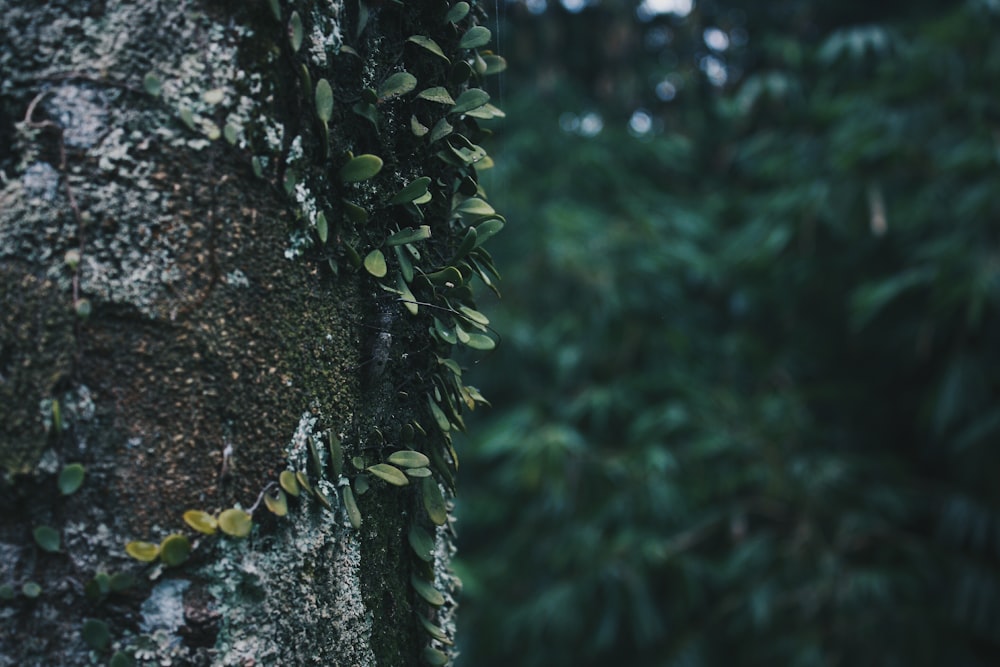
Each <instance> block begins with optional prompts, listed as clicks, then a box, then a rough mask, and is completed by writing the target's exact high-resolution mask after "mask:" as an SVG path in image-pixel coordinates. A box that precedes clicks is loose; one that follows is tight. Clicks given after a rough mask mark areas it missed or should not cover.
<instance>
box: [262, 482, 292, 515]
mask: <svg viewBox="0 0 1000 667" xmlns="http://www.w3.org/2000/svg"><path fill="white" fill-rule="evenodd" d="M264 505H266V506H267V509H269V510H271V512H272V513H273V514H275V515H277V516H285V515H286V514H288V497H287V496H285V492H284V491H282V490H281V489H278V490H277V492H276V493H275V494H274V495H271V494H270V493H265V494H264Z"/></svg>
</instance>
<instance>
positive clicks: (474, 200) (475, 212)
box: [453, 197, 496, 217]
mask: <svg viewBox="0 0 1000 667" xmlns="http://www.w3.org/2000/svg"><path fill="white" fill-rule="evenodd" d="M453 212H454V213H459V214H461V215H468V216H472V217H482V216H485V215H493V214H494V213H496V211H495V210H494V209H493V207H492V206H490V205H489V204H487V203H486V202H485V201H483V200H482V199H480V198H479V197H469V198H468V199H466V200H465V201H463V202H462V203H461V204H459V205H458V206H456V207H455V208H454V209H453Z"/></svg>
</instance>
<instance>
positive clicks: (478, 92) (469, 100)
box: [449, 88, 490, 113]
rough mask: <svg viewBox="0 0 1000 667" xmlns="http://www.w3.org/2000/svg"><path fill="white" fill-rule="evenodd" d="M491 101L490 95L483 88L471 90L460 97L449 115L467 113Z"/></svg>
mask: <svg viewBox="0 0 1000 667" xmlns="http://www.w3.org/2000/svg"><path fill="white" fill-rule="evenodd" d="M489 101H490V94H489V93H487V92H486V91H485V90H483V89H481V88H469V89H468V90H467V91H465V92H464V93H462V94H461V95H459V96H458V99H457V100H455V106H453V107H452V108H451V109H450V110H449V113H465V112H466V111H470V110H471V109H475V108H476V107H481V106H483V105H484V104H486V103H487V102H489Z"/></svg>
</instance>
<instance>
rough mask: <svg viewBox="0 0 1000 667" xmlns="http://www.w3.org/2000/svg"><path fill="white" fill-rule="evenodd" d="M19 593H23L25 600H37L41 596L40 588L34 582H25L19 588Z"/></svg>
mask: <svg viewBox="0 0 1000 667" xmlns="http://www.w3.org/2000/svg"><path fill="white" fill-rule="evenodd" d="M21 592H22V593H24V597H26V598H37V597H38V596H39V595H41V594H42V587H41V586H39V585H38V584H36V583H35V582H34V581H26V582H25V583H24V585H23V586H21Z"/></svg>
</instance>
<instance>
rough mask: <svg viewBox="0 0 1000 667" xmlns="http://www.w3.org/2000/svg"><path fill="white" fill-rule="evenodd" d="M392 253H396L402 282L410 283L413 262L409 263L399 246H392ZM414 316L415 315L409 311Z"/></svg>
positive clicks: (407, 257) (401, 247)
mask: <svg viewBox="0 0 1000 667" xmlns="http://www.w3.org/2000/svg"><path fill="white" fill-rule="evenodd" d="M392 249H393V251H394V252H395V253H396V259H397V260H398V261H399V272H400V274H401V275H402V277H403V280H405V281H406V282H410V281H412V280H413V262H411V261H410V256H409V254H408V253H407V252H406V248H404V247H403V246H401V245H397V246H393V247H392ZM410 312H412V313H413V314H414V315H415V314H416V313H415V312H414V311H413V310H411V311H410Z"/></svg>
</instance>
